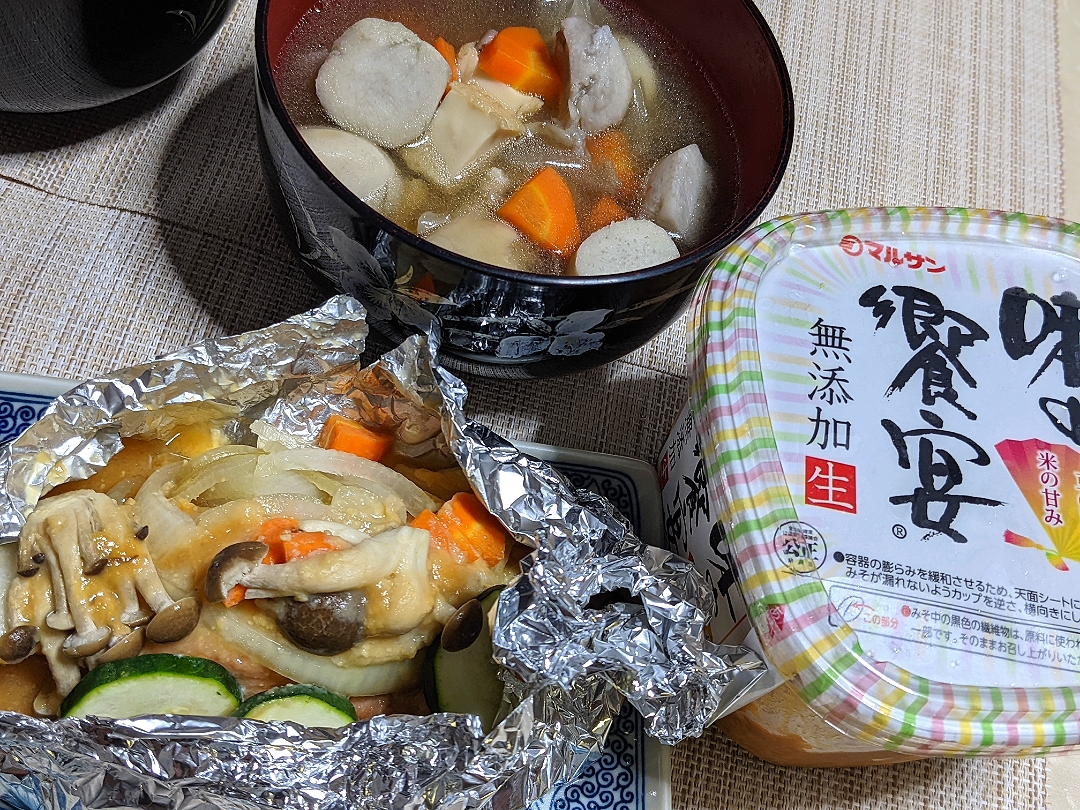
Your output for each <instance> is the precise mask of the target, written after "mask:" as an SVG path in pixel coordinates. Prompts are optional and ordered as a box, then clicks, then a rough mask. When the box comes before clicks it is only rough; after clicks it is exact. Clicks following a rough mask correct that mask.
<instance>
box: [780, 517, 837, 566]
mask: <svg viewBox="0 0 1080 810" xmlns="http://www.w3.org/2000/svg"><path fill="white" fill-rule="evenodd" d="M773 551H774V552H775V553H776V556H777V557H779V558H780V562H781V563H783V565H784V568H786V569H787V570H788V571H790V572H791V573H793V574H801V575H809V574H812V573H814V572H815V571H817V570H818V569H819V568H821V566H822V565H823V564H824V563H825V557H826V556H827V555H828V549H827V548H826V547H825V538H824V537H822V536H821V532H819V531H818V530H817V529H815V528H814V527H813V526H811V525H810V524H809V523H804V522H803V521H801V520H789V521H787V522H786V523H781V524H780V526H779V527H778V528H777V530H776V533H775V534H774V535H773Z"/></svg>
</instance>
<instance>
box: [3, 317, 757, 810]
mask: <svg viewBox="0 0 1080 810" xmlns="http://www.w3.org/2000/svg"><path fill="white" fill-rule="evenodd" d="M364 314H365V313H364V310H363V308H362V307H361V305H360V304H359V303H357V302H356V301H355V300H353V299H352V298H349V297H347V296H337V297H335V298H332V299H330V300H329V301H328V302H327V303H326V304H324V305H323V306H321V307H319V308H318V309H315V310H312V311H310V312H307V313H304V314H302V315H298V316H296V317H293V318H290V319H288V320H287V321H284V322H282V323H280V324H277V325H275V326H271V327H268V328H266V329H262V330H258V331H255V332H249V333H246V334H243V335H239V336H237V337H231V338H224V339H219V340H212V341H207V342H205V343H202V344H199V345H197V346H193V347H191V348H189V349H185V350H183V351H180V352H176V353H173V354H170V355H167V356H165V357H162V358H159V359H158V360H155V361H153V362H151V363H146V364H143V365H141V366H136V367H133V368H129V369H124V370H121V371H117V372H114V373H113V374H110V375H108V376H105V377H101V378H98V379H95V380H91V381H89V382H87V383H84V384H82V385H80V386H78V387H77V388H75V389H73V390H72V391H71V392H69V393H68V394H65V395H64V396H63V397H61V398H60V399H59V400H58V401H57V402H56V403H55V404H54V405H53V406H52V407H51V408H50V409H49V411H48V412H47V413H46V414H45V416H44V417H43V418H42V419H41V420H40V421H39V422H38V423H36V424H35V425H33V426H31V427H30V428H29V429H28V430H27V431H26V432H25V433H24V434H23V435H22V436H20V437H19V438H18V439H16V440H15V441H14V442H12V443H11V444H10V445H8V446H6V447H4V448H3V449H2V450H0V482H2V487H0V537H2V538H4V539H6V540H9V541H10V540H13V539H14V538H16V537H17V536H18V533H19V529H20V527H21V526H22V524H23V522H24V521H25V517H26V515H27V514H28V513H29V512H30V511H31V510H32V509H33V508H34V506H35V505H36V503H37V501H38V499H39V498H40V497H41V496H42V495H43V494H44V493H45V492H47V491H48V490H49V489H50V488H52V487H53V486H56V485H58V484H60V483H63V482H64V481H67V480H73V479H81V478H85V477H87V476H89V475H90V474H92V473H93V472H94V471H96V470H98V469H100V468H101V467H102V466H104V464H105V463H106V462H107V461H108V459H109V458H110V457H111V456H112V455H113V454H114V453H116V452H117V451H118V450H119V449H120V446H121V444H120V441H121V437H123V436H133V435H157V434H159V433H161V432H164V431H165V430H166V429H167V428H168V427H169V426H170V425H173V424H182V423H185V422H189V421H193V420H195V419H206V418H211V417H212V418H214V419H216V420H218V421H219V422H224V423H225V425H226V428H227V432H228V433H229V435H230V437H231V438H232V439H233V440H235V441H241V442H243V441H248V440H251V439H252V437H251V434H250V426H251V423H252V422H253V421H254V420H255V419H260V420H262V421H263V423H266V422H269V423H270V424H271V425H272V426H273V427H274V428H276V429H277V431H279V432H280V435H281V436H282V437H293V440H296V441H311V440H313V439H314V438H315V437H316V436H317V435H318V433H319V431H320V429H321V426H322V424H323V423H324V422H325V421H326V419H327V418H328V417H329V416H330V415H331V414H333V413H342V414H345V415H350V416H356V415H360V416H362V417H364V418H365V419H366V420H368V421H372V420H374V421H375V422H376V423H378V424H383V425H387V426H392V427H393V428H394V429H395V431H396V433H397V434H398V435H399V436H400V437H404V438H405V439H407V440H408V444H409V446H410V447H411V448H413V450H414V452H415V454H416V455H417V456H419V457H423V456H425V455H426V454H443V455H446V456H452V457H453V458H454V459H456V461H457V463H458V464H460V465H461V467H462V468H463V469H464V470H465V473H466V475H467V476H468V478H469V480H470V482H471V484H472V485H473V487H474V488H475V490H476V491H477V494H478V495H479V496H480V498H481V499H482V500H483V501H484V502H485V504H486V505H487V507H488V508H489V509H490V510H491V511H492V512H493V513H494V514H495V515H497V516H498V517H499V518H500V520H502V522H503V523H504V524H505V525H506V526H507V528H508V529H510V531H512V532H513V533H514V535H515V537H516V538H517V539H518V540H520V541H521V542H523V543H525V544H527V545H529V546H531V547H533V548H534V549H535V551H534V552H533V553H532V554H530V555H529V556H527V557H525V558H524V559H523V560H522V562H521V566H522V576H521V577H520V578H519V579H518V580H517V581H516V582H515V583H514V584H513V585H511V586H510V587H509V588H507V589H506V590H505V591H504V592H503V594H502V596H501V598H500V600H499V605H498V609H497V618H496V622H495V631H494V632H495V638H494V642H495V650H496V658H497V659H498V660H499V661H500V663H501V664H502V665H503V666H504V667H505V672H504V674H503V677H504V681H505V682H506V684H507V687H508V693H509V694H511V695H513V697H514V700H513V701H512V702H511V703H512V704H513V705H514V708H512V709H510V710H509V711H508V713H506V714H505V718H504V719H503V720H502V722H500V723H499V724H498V725H497V726H496V727H495V728H494V729H493V730H492V731H491V732H490V733H488V734H487V735H485V734H484V733H483V731H482V730H481V728H480V724H479V721H478V719H477V718H475V717H470V716H461V715H449V714H433V715H429V716H427V717H414V716H383V717H376V718H374V719H371V720H367V721H363V722H358V723H353V724H351V725H349V726H346V727H344V728H342V729H336V730H329V729H308V728H304V727H301V726H298V725H294V724H291V723H263V722H258V721H251V720H241V719H236V718H202V717H177V716H163V717H162V716H158V717H143V718H136V719H133V720H122V721H105V720H97V719H90V720H80V719H74V718H67V719H63V720H57V721H49V720H41V719H36V718H30V717H25V716H23V715H19V714H14V713H8V712H0V807H6V806H10V807H16V808H22V807H26V808H37V807H68V806H75V803H76V802H81V804H82V806H83V807H87V808H90V807H100V808H120V807H169V808H174V809H176V810H181V809H182V810H188V808H191V809H192V810H194V808H200V810H201V808H211V807H216V808H257V807H273V808H287V809H289V810H291V809H292V808H297V810H300V808H353V807H364V808H369V807H370V808H442V809H444V810H466V808H497V809H498V810H512V809H513V808H520V807H526V806H527V805H529V804H530V803H531V802H533V801H535V800H537V799H539V798H541V797H542V796H543V795H544V794H545V793H547V792H548V791H550V790H551V789H552V788H554V787H555V786H556V785H557V784H558V783H560V782H563V781H567V780H570V779H573V778H574V777H575V776H576V775H577V774H578V773H579V772H580V770H581V769H582V768H583V767H584V766H585V764H586V763H587V762H588V761H589V759H590V758H591V757H593V756H595V755H596V754H597V753H598V752H599V749H600V747H601V745H602V744H603V742H604V739H605V738H606V735H607V732H608V729H609V727H610V726H611V723H612V721H613V718H614V717H615V716H616V715H617V714H618V712H619V709H620V707H621V704H622V701H623V700H624V699H625V700H628V701H630V703H631V704H632V705H633V706H634V707H635V708H636V709H637V710H638V711H640V712H641V713H642V715H643V716H644V717H645V718H646V719H647V722H648V728H649V731H650V732H651V733H652V734H653V735H655V736H656V737H658V738H659V739H660V740H661V741H663V742H666V743H675V742H678V741H679V740H681V739H684V738H685V737H687V736H693V735H698V734H700V733H701V732H702V730H703V729H704V728H705V727H706V726H708V725H709V724H710V723H711V722H713V721H714V720H715V719H716V718H718V717H720V716H722V715H723V714H724V713H725V710H726V709H727V708H729V707H730V706H732V705H733V704H734V703H735V702H736V701H738V699H739V697H740V696H741V695H743V694H744V693H745V692H746V691H747V690H748V689H749V688H750V687H751V686H752V685H753V683H754V682H755V680H757V679H758V678H759V677H760V676H761V674H762V673H763V672H764V671H765V669H764V665H763V664H762V662H761V660H760V658H758V657H757V656H756V655H755V654H754V653H752V652H751V651H749V650H747V649H745V648H740V647H724V646H719V645H715V644H712V643H711V642H709V641H707V640H705V638H704V626H705V623H706V621H707V620H708V618H709V617H710V616H711V614H712V612H713V610H714V608H715V605H714V604H713V600H712V596H711V594H710V592H709V590H708V589H707V587H706V586H705V583H704V581H703V579H702V577H701V576H700V575H699V574H698V573H697V571H696V570H695V569H694V568H693V566H692V565H691V564H690V563H689V562H687V561H686V560H683V559H681V558H679V557H677V556H675V555H674V554H672V553H670V552H668V551H665V550H662V549H658V548H654V547H650V546H646V545H645V544H643V543H641V542H640V541H639V540H638V539H637V538H636V537H635V536H634V534H633V532H632V530H631V529H630V526H629V524H628V523H627V522H626V520H625V519H624V518H623V517H622V516H621V515H619V514H618V512H617V511H616V510H615V509H614V507H612V506H611V504H610V503H608V502H607V501H606V500H604V499H603V498H601V497H600V496H597V495H594V494H592V493H590V492H587V491H584V490H577V491H575V490H574V489H573V487H572V486H571V485H570V484H569V483H568V482H567V481H566V479H564V478H563V477H562V476H561V475H559V474H558V473H557V472H555V471H554V470H553V469H552V468H551V467H550V466H548V465H547V464H545V463H543V462H540V461H537V460H535V459H532V458H530V457H528V456H525V455H523V454H521V453H519V452H518V451H517V450H516V449H515V448H514V447H513V446H512V445H511V444H510V443H508V442H507V441H505V440H504V439H502V438H500V437H499V436H497V435H495V434H494V433H493V432H491V431H490V430H488V429H487V428H486V427H484V426H483V425H480V424H477V423H475V422H472V421H470V420H469V419H467V418H466V417H465V414H464V405H465V400H466V396H467V391H466V388H465V385H464V384H463V383H462V382H461V380H459V379H458V378H456V377H455V376H453V375H452V374H451V373H450V372H448V371H447V370H446V369H444V368H442V367H441V366H440V364H439V362H438V336H437V334H436V333H435V332H432V333H431V334H429V335H428V336H427V337H414V338H410V339H409V340H407V341H405V342H404V343H403V344H401V345H400V346H399V347H398V348H397V349H395V350H393V351H391V352H389V353H388V354H386V355H385V356H384V357H382V358H381V359H380V360H379V361H378V362H377V363H375V364H374V365H373V366H371V367H368V368H359V367H358V365H357V363H358V360H359V357H360V354H361V352H362V351H363V346H364V340H365V338H366V335H367V326H366V323H365V320H364ZM286 440H287V439H286Z"/></svg>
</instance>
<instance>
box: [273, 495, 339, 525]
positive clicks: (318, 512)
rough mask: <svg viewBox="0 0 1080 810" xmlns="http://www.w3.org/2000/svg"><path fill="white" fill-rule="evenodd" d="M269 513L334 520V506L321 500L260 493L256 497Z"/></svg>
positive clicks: (299, 518)
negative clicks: (331, 506)
mask: <svg viewBox="0 0 1080 810" xmlns="http://www.w3.org/2000/svg"><path fill="white" fill-rule="evenodd" d="M255 500H256V501H258V502H259V504H260V505H261V506H262V508H263V509H265V510H266V513H267V514H268V515H288V516H289V517H294V518H296V519H297V520H334V519H335V513H334V510H333V509H332V508H330V507H329V506H328V505H327V504H325V503H323V502H322V501H321V500H316V499H315V498H305V497H303V496H300V495H260V496H259V497H257V498H256V499H255Z"/></svg>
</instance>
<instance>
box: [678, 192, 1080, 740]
mask: <svg viewBox="0 0 1080 810" xmlns="http://www.w3.org/2000/svg"><path fill="white" fill-rule="evenodd" d="M848 233H853V234H858V235H864V236H865V238H867V239H873V238H877V237H881V236H889V235H891V236H893V237H895V236H897V235H902V236H915V235H925V236H927V237H932V238H941V237H946V238H963V239H967V240H972V241H977V242H980V243H983V244H993V243H1001V242H1008V243H1010V244H1023V245H1026V246H1030V247H1033V248H1037V249H1042V250H1048V251H1058V252H1061V253H1065V254H1068V255H1070V256H1078V255H1080V226H1078V225H1073V224H1070V223H1065V222H1061V221H1057V220H1051V219H1046V218H1040V217H1032V216H1026V215H1023V214H1005V213H997V212H990V211H978V210H969V209H928V208H892V209H852V210H842V211H830V212H823V213H817V214H807V215H801V216H791V217H783V218H780V219H776V220H772V221H770V222H767V223H765V224H763V225H761V226H760V227H758V228H757V229H755V230H753V231H752V232H750V233H748V234H747V235H746V236H745V237H744V238H743V239H741V240H740V241H739V242H737V243H735V244H733V245H732V246H731V247H729V248H728V249H727V250H726V251H725V252H724V253H723V254H721V255H720V256H719V257H718V259H717V261H716V262H715V264H714V265H713V268H712V272H711V273H710V274H708V275H706V276H705V277H704V278H703V279H702V281H701V283H700V284H699V286H698V289H697V291H696V295H695V300H694V303H693V305H692V307H693V309H692V318H691V322H690V326H689V335H688V337H689V359H690V364H691V374H690V386H691V391H690V397H691V408H692V410H693V412H694V416H695V421H696V423H697V427H698V430H699V432H700V434H701V437H702V440H703V446H704V453H705V458H706V463H707V466H708V473H709V481H710V488H711V491H712V495H713V497H714V499H715V502H716V503H718V504H720V506H721V518H722V519H723V520H724V521H725V523H726V524H727V526H728V527H729V538H730V542H731V546H732V549H733V552H734V555H735V560H736V564H737V565H738V567H739V573H740V584H741V587H742V590H743V594H744V596H745V600H746V604H747V606H748V614H749V615H750V618H751V620H752V621H753V622H754V626H755V628H756V630H757V632H758V635H759V636H760V638H761V640H762V643H763V644H764V646H765V649H766V651H767V654H768V656H769V658H770V660H771V662H772V663H773V664H774V665H775V666H776V668H777V669H778V670H779V671H780V672H781V673H782V674H783V675H784V676H786V677H788V678H789V679H791V680H792V682H793V684H794V685H796V686H797V688H798V689H799V691H800V694H801V695H802V697H803V698H804V699H805V700H806V701H807V702H808V703H809V704H810V706H812V707H813V708H814V710H815V711H817V712H818V713H819V714H821V715H822V717H824V718H825V719H826V720H827V721H828V722H829V723H830V724H832V725H833V726H835V727H837V728H839V729H841V730H842V731H844V732H846V733H848V734H850V735H852V736H854V737H858V738H860V739H862V740H865V741H867V742H871V743H874V744H877V745H880V746H882V747H883V748H888V749H893V750H898V751H905V752H909V753H914V754H924V755H972V754H980V755H993V754H998V755H1001V754H1010V755H1015V754H1030V753H1038V752H1045V751H1049V750H1051V749H1055V748H1060V747H1062V746H1070V745H1077V744H1080V709H1078V705H1077V703H1078V696H1080V675H1078V677H1077V685H1076V688H1054V687H1045V688H1043V687H1040V688H1023V687H1001V688H998V687H988V686H970V685H962V684H953V683H945V682H940V681H933V680H929V679H927V678H923V677H920V676H918V675H915V674H913V673H911V672H909V671H907V670H905V669H903V668H901V667H898V666H896V665H894V664H888V663H884V664H883V663H880V662H872V661H870V660H869V659H868V658H867V657H865V656H864V655H863V652H862V650H861V648H860V645H859V640H858V636H857V634H856V633H855V631H854V630H853V629H852V628H851V627H850V626H849V625H848V624H847V622H845V621H844V620H843V619H842V618H841V617H840V616H839V614H838V613H837V610H836V608H835V607H834V606H833V604H832V602H831V601H830V599H829V596H828V593H827V591H826V589H825V587H824V585H823V583H822V581H821V580H820V579H818V578H816V577H807V576H805V575H802V574H798V573H795V572H793V571H791V570H789V569H787V568H785V567H784V566H783V565H781V564H779V562H778V560H777V557H776V555H775V554H774V553H773V545H772V540H773V536H774V533H775V532H776V530H777V528H778V527H779V526H780V525H781V524H783V523H785V522H787V521H792V520H797V519H798V517H797V510H796V503H798V502H799V501H798V500H797V497H798V494H797V493H792V492H791V491H790V489H789V483H788V481H787V479H786V478H785V475H784V471H783V466H782V462H781V458H780V454H779V450H778V445H777V439H776V435H775V434H774V428H773V423H772V419H771V418H770V413H769V408H768V404H767V401H766V390H765V379H764V370H763V367H762V362H761V357H760V354H759V349H758V336H757V335H758V318H759V312H758V309H757V294H758V290H759V286H760V284H761V280H762V277H763V276H764V275H765V274H766V273H767V272H768V271H769V269H770V267H772V266H773V265H774V263H776V262H779V261H781V260H783V258H784V256H785V255H786V252H787V251H788V250H789V249H795V248H797V247H798V246H800V245H807V244H837V242H838V241H839V240H840V239H841V237H842V236H843V235H844V234H848ZM883 241H884V240H883ZM964 272H965V274H969V275H970V276H971V280H970V283H971V284H972V285H973V286H975V287H976V288H977V285H978V283H979V282H980V279H979V277H978V271H977V269H974V268H965V270H964ZM958 283H959V282H958ZM965 283H967V282H966V281H965ZM1003 444H1005V443H1003ZM1017 444H1021V445H1022V444H1024V443H1017ZM1034 449H1036V448H1033V447H1012V446H1009V447H1006V448H1005V449H1004V452H1001V451H1002V448H1001V447H999V448H998V450H999V453H1000V454H1001V455H1002V459H1003V460H1004V461H1005V462H1006V465H1007V466H1009V470H1010V472H1012V473H1013V476H1014V480H1016V482H1017V484H1018V486H1020V488H1021V491H1023V492H1024V494H1025V497H1027V498H1028V501H1029V503H1031V499H1030V496H1029V492H1028V490H1029V489H1030V487H1028V489H1025V487H1026V486H1027V484H1026V483H1024V482H1023V480H1022V479H1023V478H1024V476H1025V475H1027V473H1026V472H1020V470H1021V467H1022V466H1023V465H1024V464H1028V462H1027V461H1024V460H1023V459H1026V458H1027V456H1028V455H1031V453H1032V452H1033V450H1034ZM1006 456H1007V457H1006ZM1010 465H1011V466H1010ZM1068 466H1069V469H1070V470H1071V469H1080V462H1078V461H1071V460H1070V461H1069V462H1068ZM1014 468H1015V469H1014ZM1069 476H1070V478H1069V480H1068V482H1067V485H1068V487H1067V488H1069V489H1070V490H1071V488H1072V486H1073V481H1072V477H1071V476H1072V474H1071V472H1070V473H1069ZM1073 495H1074V496H1075V493H1073ZM793 496H794V497H793ZM1073 500H1075V497H1074V498H1073ZM1074 507H1075V504H1074ZM1033 508H1034V506H1033ZM1076 518H1080V514H1078V515H1077V516H1076V517H1074V518H1072V519H1071V523H1070V524H1069V525H1070V527H1071V528H1070V529H1069V530H1065V531H1063V532H1062V533H1061V534H1054V533H1052V532H1050V531H1048V535H1049V537H1050V540H1051V543H1052V544H1053V548H1052V549H1044V551H1049V552H1051V553H1053V554H1056V555H1058V556H1059V557H1061V558H1064V557H1068V558H1069V559H1077V557H1074V556H1073V555H1074V554H1077V555H1078V556H1080V534H1077V536H1076V539H1074V538H1073V537H1072V536H1071V535H1070V532H1072V533H1073V534H1076V532H1075V526H1076V525H1077V521H1076ZM1050 528H1053V527H1050ZM1017 537H1019V535H1017ZM1020 539H1021V540H1025V539H1027V538H1020ZM1028 542H1030V543H1032V545H1033V546H1034V547H1039V545H1038V544H1037V543H1035V541H1031V540H1029V539H1028ZM1053 562H1054V560H1053V559H1051V563H1053ZM1051 573H1053V572H1052V570H1051Z"/></svg>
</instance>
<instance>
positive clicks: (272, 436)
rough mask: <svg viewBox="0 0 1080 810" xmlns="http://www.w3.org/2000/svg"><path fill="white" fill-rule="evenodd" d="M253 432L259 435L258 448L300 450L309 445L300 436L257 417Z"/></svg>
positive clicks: (252, 427)
mask: <svg viewBox="0 0 1080 810" xmlns="http://www.w3.org/2000/svg"><path fill="white" fill-rule="evenodd" d="M251 432H252V433H254V434H255V435H256V436H258V437H259V441H258V448H259V449H260V450H266V451H268V452H269V451H273V450H299V449H300V448H301V447H307V446H308V445H307V442H305V441H304V440H303V439H301V438H300V437H299V436H293V435H292V434H291V433H286V432H285V431H283V430H278V429H277V428H276V427H274V426H273V425H271V424H270V423H269V422H267V421H265V420H263V419H256V420H255V421H254V422H252V423H251Z"/></svg>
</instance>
